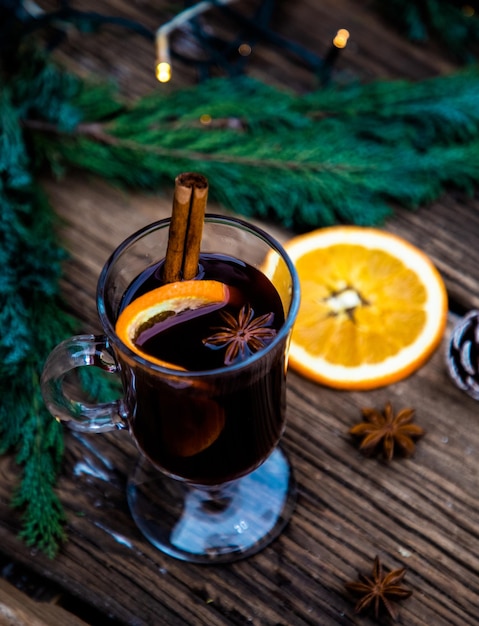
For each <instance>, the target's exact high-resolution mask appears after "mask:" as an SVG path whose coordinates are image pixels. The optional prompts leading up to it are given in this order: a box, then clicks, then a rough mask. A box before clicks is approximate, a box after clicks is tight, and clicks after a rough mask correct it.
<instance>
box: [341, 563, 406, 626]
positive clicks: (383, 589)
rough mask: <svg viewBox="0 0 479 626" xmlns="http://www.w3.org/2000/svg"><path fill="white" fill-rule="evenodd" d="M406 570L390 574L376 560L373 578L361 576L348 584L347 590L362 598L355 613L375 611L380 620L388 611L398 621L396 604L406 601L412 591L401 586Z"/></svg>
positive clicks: (402, 569)
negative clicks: (381, 615) (399, 601)
mask: <svg viewBox="0 0 479 626" xmlns="http://www.w3.org/2000/svg"><path fill="white" fill-rule="evenodd" d="M405 574H406V568H404V567H403V568H401V569H395V570H393V571H391V572H389V573H388V574H385V573H384V572H383V568H382V565H381V562H380V560H379V558H378V557H377V556H376V558H375V559H374V565H373V570H372V573H371V576H365V575H364V574H360V576H359V581H356V582H348V583H346V589H348V591H350V592H352V593H353V594H355V595H359V596H361V598H360V599H359V600H358V602H357V603H356V606H355V609H354V610H355V612H356V613H361V612H363V611H366V610H367V609H373V611H374V617H375V618H376V619H378V617H379V616H380V614H381V612H384V611H386V612H387V613H388V614H389V615H390V617H391V618H392V619H393V620H396V619H397V615H398V611H397V607H396V606H395V602H396V601H398V600H405V599H406V598H409V596H411V595H412V591H411V590H409V589H406V588H405V587H403V586H402V585H401V583H402V580H403V578H404V576H405Z"/></svg>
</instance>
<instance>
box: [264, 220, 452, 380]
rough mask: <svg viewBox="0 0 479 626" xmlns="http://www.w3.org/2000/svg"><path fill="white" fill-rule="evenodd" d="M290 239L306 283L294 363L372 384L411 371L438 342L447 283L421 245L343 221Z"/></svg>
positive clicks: (318, 373)
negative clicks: (445, 284)
mask: <svg viewBox="0 0 479 626" xmlns="http://www.w3.org/2000/svg"><path fill="white" fill-rule="evenodd" d="M284 247H285V249H286V251H287V252H288V254H289V255H290V257H291V259H292V261H293V263H294V264H295V266H296V269H297V271H298V275H299V280H300V285H301V304H300V308H299V313H298V317H297V320H296V323H295V326H294V328H293V333H292V340H291V349H290V365H291V367H292V368H293V369H296V370H297V371H298V372H300V373H302V374H303V375H305V376H307V377H309V378H312V379H313V380H315V381H317V382H320V383H323V384H325V385H329V386H331V387H335V388H342V389H373V388H375V387H380V386H383V385H387V384H390V383H394V382H396V381H399V380H401V379H402V378H404V377H406V376H408V375H409V374H411V373H412V372H413V371H415V370H416V369H417V368H418V367H420V366H421V365H422V364H423V363H425V361H426V360H427V359H428V358H429V357H430V355H431V354H432V352H433V351H434V350H435V348H436V347H437V346H438V344H439V342H440V341H441V338H442V336H443V333H444V330H445V325H446V320H447V293H446V288H445V286H444V282H443V280H442V278H441V276H440V274H439V272H438V271H437V270H436V268H435V267H434V265H433V264H432V262H431V260H430V259H429V258H428V257H427V256H426V255H425V254H424V253H423V252H421V251H420V250H419V249H418V248H416V247H415V246H413V245H411V244H410V243H408V242H407V241H405V240H404V239H402V238H400V237H398V236H395V235H393V234H390V233H387V232H385V231H382V230H379V229H374V228H363V227H356V226H337V227H331V228H323V229H320V230H317V231H314V232H311V233H308V234H305V235H302V236H299V237H296V238H294V239H292V240H291V241H289V242H287V243H286V245H285V246H284ZM268 271H269V272H272V276H271V278H272V281H273V283H274V282H275V277H274V268H273V269H272V268H269V269H268Z"/></svg>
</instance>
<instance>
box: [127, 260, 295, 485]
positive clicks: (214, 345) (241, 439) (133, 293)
mask: <svg viewBox="0 0 479 626" xmlns="http://www.w3.org/2000/svg"><path fill="white" fill-rule="evenodd" d="M199 267H200V271H199V274H198V276H197V278H196V280H210V281H218V282H221V283H223V284H224V285H226V286H227V288H228V293H229V294H230V297H229V298H228V299H227V301H225V302H224V303H222V304H221V306H216V305H215V306H208V305H205V306H202V307H199V308H198V309H194V310H186V311H183V312H182V313H181V314H178V315H175V314H174V312H168V314H167V315H163V316H162V317H161V319H159V320H156V321H155V323H152V324H149V325H147V326H146V327H145V328H144V329H143V330H142V331H141V332H139V333H138V336H137V337H136V338H135V342H136V343H137V345H138V347H139V348H141V351H142V352H143V353H146V354H147V355H150V356H151V357H153V358H154V359H158V360H160V361H162V362H166V363H171V364H172V366H174V367H175V368H178V375H175V374H174V373H172V374H171V375H170V376H165V374H164V373H161V375H159V374H158V372H155V369H154V368H151V367H148V368H147V367H142V366H141V365H140V364H139V363H135V364H134V365H132V363H131V362H130V361H128V363H126V362H125V361H124V356H123V355H122V354H121V353H119V354H118V359H119V360H120V361H123V362H124V363H125V366H124V367H122V375H123V377H124V383H125V384H124V386H125V389H127V390H128V394H127V397H126V402H127V405H128V409H129V412H130V414H131V419H130V430H131V433H132V435H133V437H134V438H135V440H136V441H137V444H138V446H139V447H140V449H141V450H142V452H143V453H144V454H145V455H146V456H147V457H148V458H149V459H150V461H151V462H152V463H153V464H154V465H155V466H156V467H157V468H159V469H161V470H162V471H163V472H165V473H167V474H169V475H171V476H174V477H176V478H179V479H182V480H186V481H189V482H191V483H195V484H204V485H214V484H220V483H224V482H226V481H230V480H233V479H235V478H238V477H240V476H243V475H245V474H248V473H249V472H251V471H252V470H253V469H255V468H256V467H258V466H259V465H260V464H261V463H262V461H263V460H264V459H265V458H267V457H268V455H269V454H270V453H271V451H272V450H273V449H274V448H275V446H276V445H277V443H278V441H279V439H280V437H281V434H282V431H283V428H284V420H285V384H284V378H285V369H286V368H285V350H284V345H283V344H282V343H280V344H279V345H275V346H273V347H272V349H271V350H270V351H269V352H268V354H267V355H266V358H264V356H263V358H261V359H257V360H256V361H257V363H255V359H254V355H255V354H256V353H257V352H258V351H261V350H262V349H263V348H265V347H267V346H268V345H269V343H271V342H272V341H273V339H274V337H275V335H276V333H277V332H278V331H279V329H280V328H281V326H282V325H283V324H284V320H285V318H284V311H283V306H282V302H281V298H280V296H279V294H278V292H277V290H276V289H275V287H274V286H273V284H272V283H271V282H270V281H269V279H268V278H267V277H266V276H265V275H264V274H263V273H262V272H261V271H260V270H258V269H256V268H254V267H253V266H252V265H249V264H247V263H245V262H243V261H239V260H238V259H236V258H233V257H229V256H225V255H217V254H202V255H201V257H200V266H199ZM162 271H163V263H159V264H156V265H153V266H152V267H150V268H148V269H147V270H145V271H143V272H142V273H141V274H140V275H139V276H138V277H137V278H136V279H135V280H134V281H133V282H132V283H131V284H130V286H129V287H128V289H127V290H126V292H125V294H124V297H123V300H122V302H121V306H120V311H122V310H124V309H125V308H126V307H127V306H128V305H129V304H130V303H132V302H134V301H135V300H136V299H138V298H139V297H141V296H142V295H143V294H147V293H148V292H150V291H152V290H154V289H156V288H158V287H159V286H161V285H162V284H163V282H164V281H163V273H162ZM246 362H247V363H248V365H247V367H243V366H242V365H243V363H246ZM225 366H226V367H225ZM181 370H183V371H184V370H186V371H187V372H188V376H182V375H181ZM219 370H221V373H220V374H219ZM215 371H216V374H215ZM195 372H198V373H199V372H201V376H197V377H195ZM210 372H211V373H210Z"/></svg>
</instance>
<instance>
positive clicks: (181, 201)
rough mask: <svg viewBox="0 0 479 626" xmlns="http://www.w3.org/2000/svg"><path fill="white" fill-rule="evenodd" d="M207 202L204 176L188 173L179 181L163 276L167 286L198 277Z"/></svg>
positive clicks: (176, 182)
mask: <svg viewBox="0 0 479 626" xmlns="http://www.w3.org/2000/svg"><path fill="white" fill-rule="evenodd" d="M207 199H208V180H207V179H206V178H205V177H204V176H202V175H201V174H197V173H195V172H185V173H183V174H180V175H179V176H177V177H176V179H175V194H174V197H173V212H172V215H171V222H170V230H169V235H168V246H167V249H166V258H165V266H164V275H163V279H164V281H165V282H167V283H172V282H176V281H178V280H191V279H192V278H194V277H195V276H196V275H197V273H198V263H199V258H200V246H201V237H202V234H203V222H204V218H205V210H206V201H207Z"/></svg>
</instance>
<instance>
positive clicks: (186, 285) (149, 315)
mask: <svg viewBox="0 0 479 626" xmlns="http://www.w3.org/2000/svg"><path fill="white" fill-rule="evenodd" d="M229 299H230V289H229V288H228V286H227V285H225V284H224V283H221V282H219V281H216V280H184V281H178V282H175V283H168V284H166V285H162V286H161V287H158V288H156V289H152V290H151V291H148V292H147V293H145V294H143V295H142V296H140V297H139V298H137V299H136V300H133V302H131V303H130V304H129V305H128V306H127V307H125V309H124V310H123V311H122V312H121V313H120V315H119V317H118V320H117V322H116V333H117V335H118V337H119V338H120V339H121V340H122V341H123V343H124V344H125V345H126V346H128V348H130V350H132V351H133V352H135V353H136V354H138V355H139V356H141V357H143V358H144V359H147V360H148V361H151V362H152V363H156V364H158V365H162V366H165V367H169V368H172V369H183V368H181V367H179V366H178V365H175V364H173V363H167V362H165V361H162V360H160V359H157V358H155V357H153V356H151V355H149V354H147V353H146V352H144V351H143V350H142V349H141V347H139V346H138V345H137V339H138V337H139V335H140V334H141V333H142V332H144V331H145V330H147V329H149V328H152V327H153V326H156V325H158V330H159V331H161V323H162V322H165V321H166V320H168V323H172V322H173V323H175V322H181V320H182V314H184V313H186V312H187V311H193V310H197V309H204V312H208V311H212V310H214V309H215V308H220V307H222V306H223V305H224V304H225V303H226V302H228V300H229ZM172 318H176V319H172ZM183 319H184V318H183Z"/></svg>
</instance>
